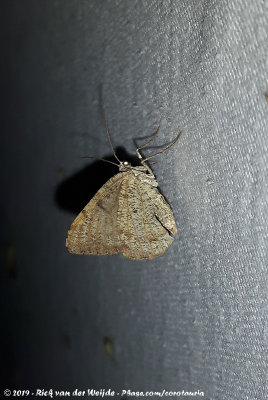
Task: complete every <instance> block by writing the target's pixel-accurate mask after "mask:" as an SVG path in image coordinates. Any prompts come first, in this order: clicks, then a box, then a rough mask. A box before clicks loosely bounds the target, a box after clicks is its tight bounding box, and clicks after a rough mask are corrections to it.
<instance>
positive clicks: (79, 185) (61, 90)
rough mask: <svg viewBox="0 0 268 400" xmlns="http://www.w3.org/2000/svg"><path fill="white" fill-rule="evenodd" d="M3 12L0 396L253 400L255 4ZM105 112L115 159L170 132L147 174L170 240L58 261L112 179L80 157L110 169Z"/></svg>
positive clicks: (266, 84)
mask: <svg viewBox="0 0 268 400" xmlns="http://www.w3.org/2000/svg"><path fill="white" fill-rule="evenodd" d="M2 4H3V12H1V17H0V18H1V24H0V26H1V30H2V35H1V37H2V42H3V43H2V45H3V46H2V52H3V54H2V55H3V56H4V57H3V60H4V62H3V65H2V73H1V87H2V110H3V122H2V128H3V129H2V135H1V138H2V139H1V142H2V143H1V147H0V156H1V161H2V168H1V182H0V183H1V188H2V190H3V192H2V193H3V194H4V195H2V196H1V200H0V201H1V209H0V212H1V217H2V218H1V247H2V253H3V255H4V260H5V264H4V265H5V269H4V272H3V275H4V279H3V283H2V285H3V286H2V289H1V294H2V296H3V300H4V301H5V304H6V306H5V308H4V310H3V318H2V320H3V321H4V324H3V325H4V326H5V329H3V332H4V335H5V336H4V338H3V340H2V343H3V344H4V348H3V352H4V357H2V359H3V360H4V361H3V365H2V367H3V373H4V376H5V379H4V380H3V382H4V386H5V387H4V388H9V389H10V390H12V389H14V388H18V389H25V388H28V387H32V388H44V389H45V390H48V389H50V388H52V389H54V390H55V389H58V388H59V387H60V388H62V389H61V390H75V389H76V388H80V389H81V390H86V389H88V388H95V389H100V388H111V389H113V390H115V391H116V392H117V393H121V392H120V391H121V390H122V389H126V390H128V389H130V390H132V391H146V390H150V391H162V390H164V389H165V390H168V391H183V390H184V391H191V392H195V391H198V390H199V391H202V392H204V397H201V398H205V399H211V400H229V399H232V400H236V399H237V400H240V399H249V400H255V399H256V400H260V399H264V398H265V395H266V394H267V389H266V383H267V381H266V380H267V358H266V355H267V347H266V345H267V279H266V277H267V259H268V257H267V246H268V242H267V237H268V229H267V227H268V221H267V197H268V183H267V182H268V179H267V178H268V174H267V168H268V135H267V133H268V102H267V101H266V98H265V94H266V91H267V90H268V77H267V71H268V68H267V67H268V62H267V50H268V49H267V47H268V29H267V28H268V27H267V21H268V3H267V1H255V2H254V1H251V0H244V1H242V0H237V1H234V2H233V1H226V0H223V1H222V0H211V1H194V0H187V1H186V0H181V1H175V0H173V1H172V0H165V1H155V0H144V1H139V0H117V1H113V0H104V1H99V0H90V1H86V0H60V1H56V0H49V1H41V0H39V1H36V0H24V1H23V2H21V1H19V0H8V1H5V2H2ZM104 106H105V107H106V112H107V118H108V123H109V126H110V130H111V136H112V141H113V143H114V146H115V148H116V150H117V154H118V156H120V157H123V158H127V159H128V160H131V157H130V158H128V156H129V155H134V154H135V148H136V144H137V143H138V144H142V143H143V142H144V141H145V140H146V138H148V137H149V136H151V135H152V134H153V133H154V132H155V130H156V128H157V126H158V125H159V124H160V133H159V136H158V138H157V139H156V141H155V142H154V145H153V146H154V148H153V147H151V148H148V149H144V150H143V154H144V155H145V154H146V155H149V154H152V153H153V152H155V151H158V150H159V147H158V146H160V145H167V144H168V143H170V142H171V141H172V139H173V138H174V137H175V136H176V135H177V134H178V132H179V131H181V132H182V134H181V137H180V139H179V141H178V142H177V143H176V145H175V146H174V147H173V148H172V149H170V150H169V151H168V152H167V153H164V154H162V155H160V156H159V157H157V158H155V160H154V161H156V163H155V164H152V165H151V166H152V168H153V171H154V173H155V175H156V178H157V181H158V183H159V187H160V189H161V191H162V193H164V195H165V197H166V198H167V200H168V202H169V204H170V205H171V207H172V210H173V213H174V216H175V219H176V223H177V226H178V231H179V233H178V235H177V236H176V238H175V241H174V244H173V245H172V246H171V247H170V248H169V249H168V251H167V253H165V255H164V256H163V257H160V258H157V259H155V260H150V261H132V260H127V259H125V258H124V257H123V256H121V255H115V256H103V257H94V256H92V257H91V256H88V257H87V256H86V257H84V256H74V255H71V254H69V253H68V251H67V250H66V248H65V238H66V235H67V231H68V229H69V226H70V224H71V222H72V221H73V220H74V218H75V216H76V215H77V213H78V212H79V211H80V210H81V209H82V207H83V206H85V204H86V203H87V202H88V201H89V200H90V198H91V197H92V196H93V195H94V193H96V191H97V189H98V188H100V187H101V186H102V185H103V184H104V183H105V182H106V181H107V180H108V179H109V178H110V177H111V176H112V175H114V174H115V173H117V172H118V171H117V168H116V167H114V166H112V165H110V164H105V163H102V162H101V161H94V160H86V159H84V158H81V157H83V156H96V157H107V156H108V157H111V158H109V159H110V160H113V158H112V155H111V150H110V148H109V144H108V142H107V138H106V134H105V124H104V116H103V108H104ZM134 141H135V142H134ZM105 343H106V344H107V343H109V346H110V347H109V351H107V346H106V345H105ZM111 354H112V355H113V356H112V357H111ZM199 397H200V396H196V397H195V398H199ZM118 398H120V396H118ZM152 398H157V396H153V397H152ZM169 398H174V399H175V398H178V396H175V395H174V396H173V397H169ZM189 398H193V397H190V396H189Z"/></svg>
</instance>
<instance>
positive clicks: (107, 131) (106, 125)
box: [103, 106, 121, 163]
mask: <svg viewBox="0 0 268 400" xmlns="http://www.w3.org/2000/svg"><path fill="white" fill-rule="evenodd" d="M103 111H104V119H105V128H106V134H107V138H108V141H109V145H110V148H111V150H112V153H113V155H114V156H115V158H116V159H117V161H118V162H120V163H121V161H120V160H119V158H118V157H117V155H116V154H115V151H114V147H113V145H112V141H111V135H110V132H109V128H108V122H107V117H106V109H105V106H104V108H103Z"/></svg>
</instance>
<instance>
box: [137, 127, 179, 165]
mask: <svg viewBox="0 0 268 400" xmlns="http://www.w3.org/2000/svg"><path fill="white" fill-rule="evenodd" d="M180 135H181V132H179V134H178V135H177V136H176V137H175V139H174V140H173V141H172V142H171V143H170V144H169V145H168V146H167V147H165V148H164V149H163V150H161V151H158V152H157V153H155V154H152V155H151V156H149V157H146V158H144V159H143V158H141V160H142V161H141V162H142V163H144V162H145V161H147V160H150V159H151V158H153V157H155V156H158V155H159V154H162V153H165V152H166V151H167V150H168V149H170V147H172V146H174V144H175V143H176V142H177V140H178V139H179V137H180Z"/></svg>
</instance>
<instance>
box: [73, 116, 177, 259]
mask: <svg viewBox="0 0 268 400" xmlns="http://www.w3.org/2000/svg"><path fill="white" fill-rule="evenodd" d="M105 123H106V132H107V137H108V140H109V144H110V147H111V150H112V152H113V155H114V157H115V159H116V160H117V161H118V164H117V163H113V162H111V161H108V160H103V161H107V162H110V163H112V164H115V165H117V166H118V168H119V172H118V173H117V174H116V175H115V176H113V177H112V178H111V179H109V180H108V181H107V182H106V183H105V184H104V185H103V186H102V187H101V188H100V189H99V191H98V192H97V193H96V194H95V196H94V197H93V198H92V199H91V200H90V202H89V203H88V204H87V205H86V206H85V208H84V209H83V210H82V211H81V212H80V214H79V215H78V216H77V217H76V219H75V220H74V222H73V223H72V225H71V227H70V229H69V231H68V237H67V239H66V247H67V248H68V250H69V252H70V253H73V254H88V255H89V254H91V255H107V254H117V253H122V254H123V255H124V256H125V257H126V258H129V259H133V260H142V259H153V258H155V257H159V256H162V255H163V254H164V253H165V252H166V250H167V248H168V247H169V246H170V245H171V244H172V242H173V240H174V239H173V237H172V236H171V235H170V233H171V234H173V235H176V234H177V227H176V222H175V219H174V216H173V213H172V210H171V208H170V206H169V204H168V203H167V201H166V200H165V198H164V196H163V195H162V194H161V193H160V192H159V190H158V183H157V181H156V178H155V176H154V174H153V172H152V170H151V168H150V167H149V165H148V163H147V161H148V160H149V159H151V158H152V157H155V156H157V155H159V154H161V153H164V152H165V151H167V150H168V149H169V148H170V147H172V146H173V145H174V144H175V143H176V142H177V140H178V138H179V136H180V133H179V134H178V136H177V137H176V138H175V139H174V140H173V141H172V142H171V143H170V144H169V145H168V146H167V147H166V148H164V149H163V150H162V151H159V152H157V153H155V154H153V155H151V156H149V157H147V158H143V157H142V155H141V153H140V150H141V149H143V148H145V147H146V146H147V145H148V144H149V143H151V141H152V140H153V139H154V138H155V136H156V135H157V134H158V131H159V127H158V129H157V131H156V133H155V134H154V135H153V136H152V137H151V138H150V139H149V140H148V141H147V142H146V143H144V144H143V145H142V146H141V147H139V148H137V150H136V154H137V156H138V158H139V160H140V165H139V166H135V167H133V166H131V164H130V163H129V162H127V161H121V160H119V158H118V157H117V155H116V154H115V151H114V148H113V146H112V142H111V137H110V133H109V129H108V124H107V119H106V118H105ZM94 158H95V157H94Z"/></svg>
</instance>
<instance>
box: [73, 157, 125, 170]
mask: <svg viewBox="0 0 268 400" xmlns="http://www.w3.org/2000/svg"><path fill="white" fill-rule="evenodd" d="M81 158H94V159H95V160H100V161H105V162H107V163H109V164H113V165H116V166H117V167H120V165H118V164H116V163H114V162H112V161H109V160H105V159H104V158H99V157H90V156H83V157H81Z"/></svg>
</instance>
